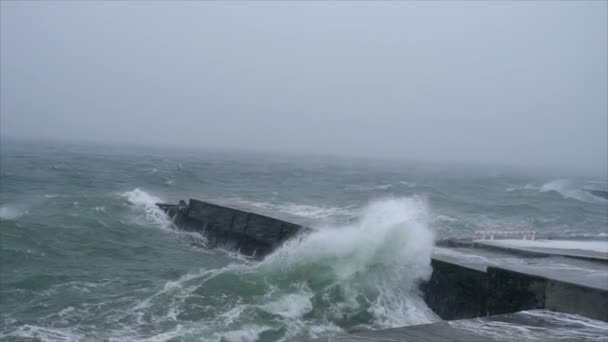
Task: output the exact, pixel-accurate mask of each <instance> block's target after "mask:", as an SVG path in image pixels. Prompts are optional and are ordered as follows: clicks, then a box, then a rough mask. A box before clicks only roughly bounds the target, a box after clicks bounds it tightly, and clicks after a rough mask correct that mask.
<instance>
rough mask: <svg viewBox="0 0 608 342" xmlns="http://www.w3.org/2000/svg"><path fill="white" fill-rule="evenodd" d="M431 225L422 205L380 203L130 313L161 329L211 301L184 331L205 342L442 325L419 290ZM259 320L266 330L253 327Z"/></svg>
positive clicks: (165, 292) (171, 287)
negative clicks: (150, 314) (345, 222)
mask: <svg viewBox="0 0 608 342" xmlns="http://www.w3.org/2000/svg"><path fill="white" fill-rule="evenodd" d="M428 220H429V218H428V211H427V208H426V204H425V203H424V202H423V201H421V200H419V199H410V198H393V199H387V200H382V201H376V202H373V203H371V204H369V205H368V206H367V207H366V208H364V209H363V211H362V214H361V216H360V219H359V220H358V221H357V222H356V223H353V224H350V225H344V226H335V227H323V228H320V229H318V230H316V231H314V232H313V233H310V234H308V235H305V236H301V237H300V238H297V239H293V240H290V241H288V242H287V243H286V244H284V245H283V246H282V247H280V248H279V249H278V250H276V251H275V252H274V253H272V254H270V255H269V256H267V257H266V258H265V259H264V260H262V261H260V262H257V263H255V262H252V261H249V262H242V261H241V262H238V263H232V264H229V265H227V266H224V267H222V268H216V269H201V270H200V271H198V272H193V273H189V274H186V275H184V276H182V277H181V278H180V279H178V280H176V281H171V282H168V283H167V284H165V285H164V286H163V287H162V288H161V289H160V291H159V292H157V293H156V294H154V295H153V296H151V297H149V298H147V299H145V300H144V301H143V302H141V303H140V304H138V305H137V306H136V307H135V308H134V310H133V314H135V315H137V316H138V317H139V319H140V320H141V319H142V317H143V319H144V322H142V323H152V322H147V321H145V320H146V319H147V318H146V317H148V315H147V314H146V313H147V312H150V311H152V312H154V314H155V315H154V317H155V318H154V319H155V324H159V323H161V322H159V321H158V317H159V315H161V316H164V318H163V319H162V320H163V321H175V320H176V319H178V320H179V317H180V316H181V315H184V313H185V312H187V311H188V310H189V309H192V308H193V305H194V304H193V303H195V302H199V301H204V302H207V301H212V302H213V303H214V305H212V306H208V307H205V308H198V310H199V313H198V315H200V316H198V318H199V320H198V321H197V322H196V324H195V323H191V324H189V323H187V322H183V323H181V324H180V327H181V328H180V329H182V332H183V331H188V335H192V336H197V337H198V338H201V339H203V340H209V341H225V340H228V341H231V340H236V341H255V340H257V339H258V338H259V339H270V340H276V341H292V340H293V339H297V338H315V337H319V336H323V335H326V334H334V333H336V332H344V331H348V330H350V329H353V328H356V329H362V328H363V329H365V328H387V327H394V326H401V325H409V324H420V323H427V322H431V321H434V320H436V319H437V318H436V316H435V315H434V313H432V311H431V310H430V309H429V308H428V307H427V306H426V304H425V303H424V301H423V300H422V297H421V296H420V293H419V290H418V284H419V282H420V281H422V280H424V279H427V278H428V277H429V276H430V274H431V266H430V260H431V259H430V258H431V253H432V248H433V244H434V234H433V232H432V231H431V230H430V229H429V226H428ZM194 307H196V306H194ZM161 313H162V314H161ZM176 313H177V314H176ZM186 316H188V315H186ZM261 317H265V319H264V322H265V325H264V326H259V325H254V324H251V322H252V321H255V319H256V318H258V321H259V318H261ZM150 319H152V317H150ZM201 322H204V324H201ZM355 322H357V323H355ZM361 322H364V323H361ZM143 325H144V326H145V324H143ZM184 329H185V330H184ZM263 336H265V337H264V338H262V337H263Z"/></svg>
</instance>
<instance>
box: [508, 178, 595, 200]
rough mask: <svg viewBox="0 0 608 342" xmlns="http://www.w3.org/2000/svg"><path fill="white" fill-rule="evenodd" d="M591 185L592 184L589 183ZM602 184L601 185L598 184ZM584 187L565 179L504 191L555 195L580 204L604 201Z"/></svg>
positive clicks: (510, 188)
mask: <svg viewBox="0 0 608 342" xmlns="http://www.w3.org/2000/svg"><path fill="white" fill-rule="evenodd" d="M589 183H593V182H589ZM600 184H602V183H600ZM585 189H586V187H585V186H584V185H581V184H578V183H576V182H573V181H570V180H567V179H555V180H551V181H549V182H546V183H544V184H543V185H541V186H536V185H532V184H526V185H525V186H523V187H509V188H507V189H506V191H509V192H511V191H516V190H528V191H538V192H541V193H556V194H559V195H560V196H562V197H563V198H565V199H574V200H577V201H582V202H589V203H597V202H604V201H605V200H604V199H602V198H599V197H597V196H594V195H592V194H590V193H589V192H588V191H587V190H585Z"/></svg>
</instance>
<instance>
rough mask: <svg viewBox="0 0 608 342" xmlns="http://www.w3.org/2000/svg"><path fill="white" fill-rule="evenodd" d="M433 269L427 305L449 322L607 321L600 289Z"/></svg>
mask: <svg viewBox="0 0 608 342" xmlns="http://www.w3.org/2000/svg"><path fill="white" fill-rule="evenodd" d="M432 266H433V273H432V275H431V278H430V279H429V280H428V281H427V282H425V283H423V284H422V285H421V289H422V291H423V293H424V299H425V302H426V303H427V305H428V306H429V307H430V308H431V309H432V310H433V311H434V312H435V313H436V314H437V315H438V316H439V317H441V318H442V319H445V320H454V319H465V318H474V317H483V316H489V315H500V314H506V313H512V312H517V311H522V310H530V309H548V310H553V311H559V312H566V313H572V314H579V315H582V316H586V317H589V318H593V319H597V320H602V321H608V306H606V305H604V304H605V303H608V292H607V291H605V290H602V289H595V288H591V287H587V286H582V285H576V284H570V283H566V282H562V281H558V280H554V279H549V278H545V277H541V276H536V275H531V274H526V273H520V272H515V271H512V270H508V269H503V268H500V267H488V268H487V269H486V270H479V269H475V268H472V267H469V266H467V265H464V264H459V263H458V262H452V261H445V260H439V259H437V258H434V259H433V260H432Z"/></svg>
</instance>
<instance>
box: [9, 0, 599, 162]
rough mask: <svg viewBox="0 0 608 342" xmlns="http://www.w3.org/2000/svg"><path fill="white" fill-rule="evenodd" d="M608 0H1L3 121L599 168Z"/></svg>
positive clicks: (99, 136) (60, 132)
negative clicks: (221, 0)
mask: <svg viewBox="0 0 608 342" xmlns="http://www.w3.org/2000/svg"><path fill="white" fill-rule="evenodd" d="M607 16H608V8H607V2H605V1H590V2H583V1H571V2H567V1H533V2H523V1H522V2H520V1H489V2H478V1H471V2H455V1H449V2H440V1H432V2H415V1H404V2H371V1H370V2H329V3H325V2H320V1H319V2H317V1H301V2H295V3H290V2H228V3H221V2H193V1H188V2H177V3H176V2H169V1H166V2H162V1H156V2H144V1H129V2H126V3H119V2H115V1H108V2H102V1H70V2H57V1H33V2H16V1H2V3H1V22H0V25H1V27H0V28H1V31H0V32H1V33H0V34H1V36H0V37H1V51H0V58H1V64H0V66H1V77H0V78H1V84H0V85H1V99H0V100H1V108H0V110H1V133H2V135H3V136H11V137H37V138H64V139H74V140H93V141H115V142H129V143H144V144H152V143H153V144H157V145H163V144H167V145H169V144H170V145H192V146H202V147H206V148H255V149H259V150H270V151H273V150H277V151H281V152H288V153H313V154H314V153H323V154H342V155H356V156H380V157H388V158H403V159H430V160H460V161H480V162H506V163H513V164H531V165H551V166H561V167H570V168H586V169H595V170H602V169H605V168H606V165H607V163H608V162H607V158H608V157H607V155H608V146H607V145H608V142H607V139H608V137H607V134H608V133H607V131H608V118H607V117H608V114H607V113H608V108H607V106H608V99H607V96H608V95H607V94H608V89H607V87H608V70H607V60H608V52H607V50H608V48H607V44H608V37H607V25H608V24H607V20H608V19H607Z"/></svg>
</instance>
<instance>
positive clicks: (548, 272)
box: [433, 240, 608, 291]
mask: <svg viewBox="0 0 608 342" xmlns="http://www.w3.org/2000/svg"><path fill="white" fill-rule="evenodd" d="M494 241H500V240H494ZM520 252H521V251H520V250H518V249H511V248H505V249H502V248H500V249H494V248H484V247H483V246H480V245H478V242H475V244H473V245H470V246H460V247H436V248H435V250H434V253H433V258H434V259H437V260H440V261H445V262H450V263H454V264H459V265H462V266H464V267H467V268H471V269H475V270H478V271H482V272H485V271H486V270H487V268H488V267H499V268H502V269H506V270H510V271H514V272H518V273H524V274H529V275H532V276H539V277H544V278H548V279H552V280H557V281H562V282H565V283H569V284H575V285H581V286H586V287H591V288H596V289H600V290H604V291H608V263H607V262H606V261H604V260H603V259H594V258H588V259H581V258H575V257H570V256H564V255H563V254H561V253H556V254H552V253H549V252H548V251H547V252H546V253H542V254H533V255H526V256H524V255H522V254H521V253H520Z"/></svg>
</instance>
